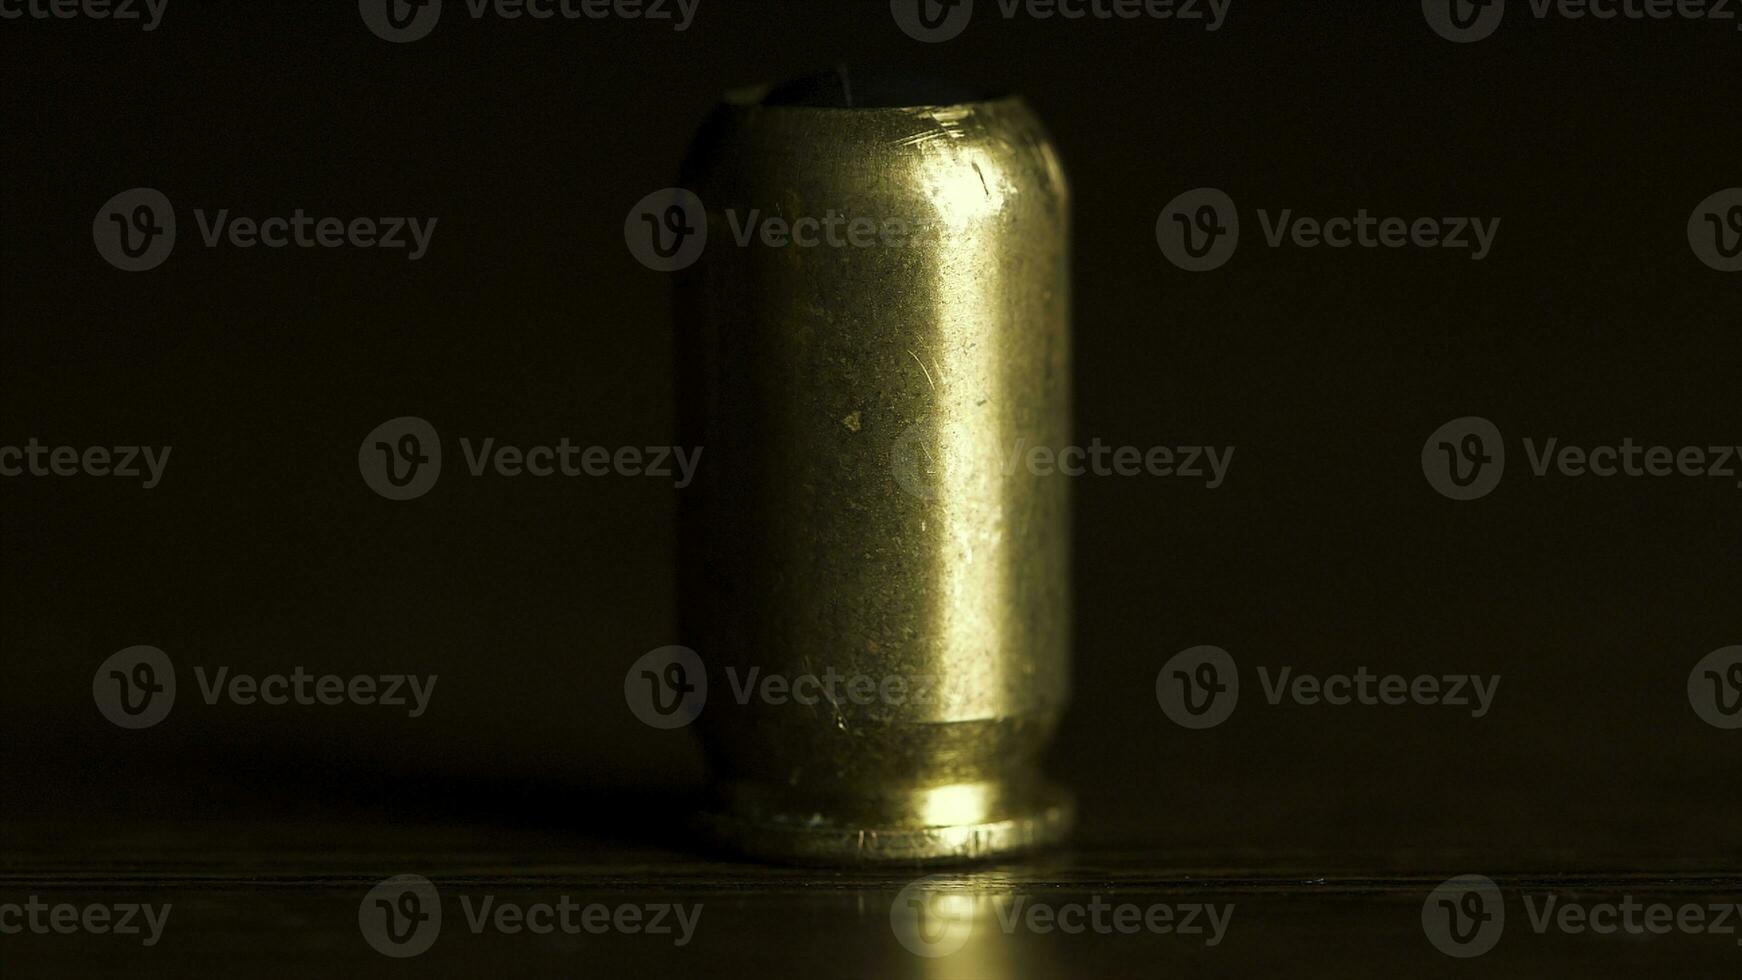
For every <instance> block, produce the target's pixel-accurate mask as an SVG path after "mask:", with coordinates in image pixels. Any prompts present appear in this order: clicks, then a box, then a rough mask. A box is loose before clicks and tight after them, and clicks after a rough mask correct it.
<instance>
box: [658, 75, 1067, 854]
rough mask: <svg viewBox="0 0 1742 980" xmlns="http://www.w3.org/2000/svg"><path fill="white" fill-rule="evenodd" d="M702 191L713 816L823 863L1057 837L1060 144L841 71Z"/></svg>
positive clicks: (696, 569) (947, 101)
mask: <svg viewBox="0 0 1742 980" xmlns="http://www.w3.org/2000/svg"><path fill="white" fill-rule="evenodd" d="M683 184H684V186H685V187H686V188H687V189H689V190H691V191H693V192H694V193H695V194H696V196H697V197H699V198H700V201H701V202H702V205H703V207H705V212H706V220H707V242H708V244H707V247H706V249H705V251H704V252H703V254H702V257H701V258H700V260H699V261H697V262H696V263H695V264H694V265H693V266H691V267H690V268H689V269H688V270H687V271H686V272H685V273H684V275H683V276H682V278H681V279H680V286H679V297H678V304H677V310H678V321H677V334H678V344H677V346H678V362H679V374H678V383H679V398H680V410H679V416H680V419H681V425H682V427H683V429H684V437H683V438H682V439H681V440H680V444H685V445H698V444H699V445H702V446H704V447H706V452H707V454H708V464H707V465H706V466H703V467H702V468H701V473H700V475H699V476H698V478H697V482H696V483H695V484H694V485H693V486H692V487H690V488H689V489H688V490H687V491H686V492H684V493H683V494H682V496H681V501H682V502H681V505H680V506H681V515H680V528H681V531H680V533H681V538H682V545H681V556H680V558H681V565H680V567H681V569H682V571H681V576H682V588H681V590H680V591H681V606H682V615H683V619H684V624H685V633H686V643H687V644H688V645H690V646H692V647H693V648H694V649H695V650H696V652H697V653H698V654H699V655H700V658H701V660H702V661H703V662H704V663H705V664H706V665H707V672H708V687H707V690H708V691H709V692H710V696H709V699H708V704H707V707H706V710H704V711H703V712H702V713H701V715H700V717H699V719H698V730H699V731H700V733H701V735H702V738H703V741H704V744H705V747H706V751H707V754H708V757H709V761H710V764H711V767H712V769H713V772H714V774H715V777H716V781H715V790H716V793H715V795H716V799H717V809H715V810H714V811H712V812H711V813H710V814H709V815H707V817H706V818H705V823H706V825H707V826H708V827H709V828H710V829H711V830H712V831H713V832H714V833H715V834H717V835H718V837H719V838H720V839H721V840H723V841H724V842H725V843H726V844H727V845H729V846H731V847H733V848H735V849H737V850H740V851H743V852H746V853H749V854H752V855H756V856H761V857H766V858H771V859H778V860H793V861H803V862H823V863H858V862H877V861H881V862H887V861H949V860H970V859H977V858H984V857H990V856H995V855H1001V854H1007V853H1011V852H1014V851H1018V850H1021V849H1025V848H1029V847H1032V846H1035V845H1039V844H1043V843H1047V842H1051V841H1054V840H1057V839H1059V838H1060V837H1062V836H1063V835H1064V834H1065V833H1066V832H1067V830H1068V828H1069V826H1070V824H1071V821H1072V816H1073V815H1072V808H1071V803H1070V799H1069V797H1068V796H1067V795H1066V794H1065V793H1064V792H1063V791H1061V790H1059V789H1058V788H1056V787H1054V786H1052V785H1051V784H1049V783H1048V782H1046V781H1045V780H1044V779H1043V778H1042V777H1041V775H1040V773H1039V771H1038V766H1037V759H1038V757H1039V755H1040V753H1041V751H1042V749H1043V748H1044V746H1045V745H1046V743H1047V742H1048V740H1049V739H1050V737H1051V736H1052V734H1053V731H1054V729H1055V727H1056V725H1057V723H1058V719H1059V715H1060V712H1061V711H1062V709H1063V708H1064V706H1065V703H1066V700H1067V696H1068V686H1069V662H1068V660H1069V649H1068V648H1069V620H1070V594H1069V581H1068V578H1069V532H1070V528H1069V500H1068V491H1067V486H1066V481H1065V480H1064V478H1063V477H1061V476H1058V475H1052V474H1046V473H1037V472H1031V468H1030V467H1029V466H1028V465H1027V459H1028V456H1027V453H1028V452H1029V450H1031V449H1033V448H1034V447H1039V446H1045V447H1053V448H1055V449H1056V448H1057V447H1060V446H1062V445H1064V444H1065V442H1066V440H1067V439H1068V438H1069V432H1070V323H1069V303H1070V295H1069V256H1068V226H1067V222H1068V210H1069V208H1068V205H1069V194H1068V191H1067V188H1066V185H1065V179H1064V173H1063V170H1062V169H1061V167H1060V165H1059V161H1058V158H1057V155H1056V153H1055V151H1054V149H1053V146H1052V144H1051V142H1050V140H1049V138H1048V136H1047V135H1046V133H1045V131H1044V130H1043V129H1042V127H1041V125H1040V123H1039V121H1038V120H1037V119H1036V118H1035V116H1034V114H1033V113H1032V112H1030V111H1029V109H1028V107H1027V106H1026V105H1025V104H1024V103H1023V102H1022V100H1021V99H1019V98H1014V97H995V98H972V97H970V98H963V97H961V96H959V95H956V94H954V93H948V92H947V91H946V90H943V89H939V88H932V89H929V90H925V91H920V92H907V91H902V90H901V86H899V85H893V86H892V85H890V84H889V83H887V82H880V81H879V80H877V79H874V78H869V77H865V76H856V77H852V78H848V77H846V76H843V75H831V76H823V77H820V78H819V79H812V80H807V81H805V82H802V83H794V84H791V85H788V86H784V87H781V88H777V89H774V90H767V89H763V90H756V91H750V92H744V93H739V94H737V95H735V96H733V97H731V98H729V99H728V100H727V101H726V102H724V103H723V104H721V105H720V106H719V107H718V108H717V109H716V110H715V111H714V112H713V114H712V115H711V116H710V118H709V119H708V121H707V122H706V123H705V124H704V126H703V128H702V130H701V133H700V135H699V136H698V137H697V140H696V142H695V144H694V145H693V147H692V150H691V154H690V156H689V159H688V161H687V163H686V165H685V168H684V176H683ZM771 218H778V219H780V221H781V222H784V224H776V225H774V226H773V227H774V231H773V232H772V233H770V231H769V229H770V226H769V224H768V222H769V219H771ZM807 218H808V219H815V223H814V224H807V223H806V222H804V220H803V219H807ZM831 221H832V222H833V224H832V225H831V224H830V222H831ZM831 227H832V228H833V229H834V237H833V239H831V238H830V230H829V229H830V228H831ZM782 228H790V232H791V235H790V238H789V239H787V240H784V243H783V239H782V237H781V235H780V231H781V229H782ZM801 236H802V240H801Z"/></svg>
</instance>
